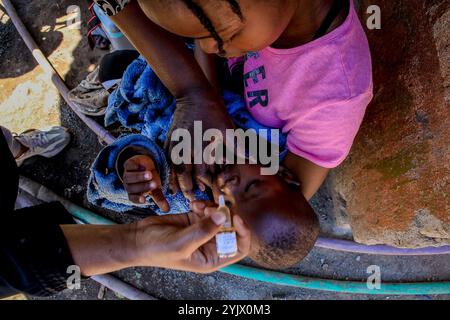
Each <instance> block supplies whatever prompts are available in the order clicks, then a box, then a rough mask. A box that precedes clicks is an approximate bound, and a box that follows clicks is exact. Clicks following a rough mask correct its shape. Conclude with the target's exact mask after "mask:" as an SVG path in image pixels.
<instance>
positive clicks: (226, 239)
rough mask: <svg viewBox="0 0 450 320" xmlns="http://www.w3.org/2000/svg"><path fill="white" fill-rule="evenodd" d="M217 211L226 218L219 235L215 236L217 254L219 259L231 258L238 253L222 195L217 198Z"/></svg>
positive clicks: (231, 224)
mask: <svg viewBox="0 0 450 320" xmlns="http://www.w3.org/2000/svg"><path fill="white" fill-rule="evenodd" d="M217 210H218V211H221V212H223V213H224V214H225V216H226V217H227V219H226V221H225V223H224V224H223V226H222V227H221V229H220V231H219V233H217V234H216V246H217V254H218V255H219V257H220V258H231V257H234V256H235V255H236V254H237V251H238V249H237V239H236V231H235V230H234V227H233V223H232V220H231V212H230V209H228V207H227V206H226V204H225V198H224V197H223V196H222V195H220V196H219V207H218V208H217Z"/></svg>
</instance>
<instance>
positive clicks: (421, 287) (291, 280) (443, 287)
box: [220, 264, 450, 295]
mask: <svg viewBox="0 0 450 320" xmlns="http://www.w3.org/2000/svg"><path fill="white" fill-rule="evenodd" d="M220 271H222V272H224V273H228V274H232V275H235V276H239V277H244V278H248V279H252V280H256V281H261V282H266V283H271V284H276V285H280V286H290V287H297V288H303V289H311V290H321V291H332V292H339V293H353V294H373V295H375V294H376V295H434V294H450V282H416V283H384V282H382V283H381V285H380V289H369V288H368V286H367V284H366V282H353V281H336V280H328V279H318V278H309V277H303V276H298V275H292V274H286V273H281V272H275V271H268V270H262V269H256V268H252V267H247V266H243V265H240V264H234V265H231V266H228V267H225V268H222V269H221V270H220Z"/></svg>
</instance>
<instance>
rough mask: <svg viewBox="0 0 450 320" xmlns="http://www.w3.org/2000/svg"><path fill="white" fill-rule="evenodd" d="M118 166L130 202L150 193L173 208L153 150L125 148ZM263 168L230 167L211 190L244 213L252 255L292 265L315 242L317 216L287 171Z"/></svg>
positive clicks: (276, 265)
mask: <svg viewBox="0 0 450 320" xmlns="http://www.w3.org/2000/svg"><path fill="white" fill-rule="evenodd" d="M139 153H141V154H139ZM118 168H120V172H119V175H120V176H121V179H122V180H123V183H124V188H125V190H126V191H127V192H128V195H129V198H130V200H131V201H133V202H136V203H137V204H142V203H145V202H146V201H147V200H146V196H149V197H150V198H151V199H152V200H153V201H154V202H155V203H156V204H157V205H158V207H159V208H160V209H161V210H162V211H168V210H169V209H170V206H169V203H168V201H167V199H166V197H165V194H164V193H163V191H162V190H163V189H164V187H163V186H162V184H161V177H160V175H159V172H158V169H157V168H158V165H157V164H155V162H154V161H153V159H152V157H151V156H150V155H149V153H148V152H146V151H144V150H142V149H141V150H138V149H132V151H131V150H129V151H128V152H125V153H124V156H122V157H121V158H120V159H119V163H118ZM122 168H123V169H122ZM260 169H261V167H260V166H259V165H253V164H241V165H225V166H223V167H222V168H221V169H220V170H218V172H216V174H215V176H214V179H213V182H212V184H211V186H210V188H211V191H212V194H213V198H214V200H215V202H216V203H217V200H218V197H219V195H220V194H222V195H224V197H225V199H226V202H227V205H228V206H229V208H230V209H231V212H232V214H236V215H239V216H240V217H241V218H242V219H243V220H244V222H245V223H246V224H247V226H248V227H249V229H250V230H251V233H252V243H251V251H250V257H251V258H252V259H253V260H254V261H255V262H257V263H258V264H260V265H261V266H263V267H266V268H271V269H281V268H288V267H291V266H293V265H295V264H297V263H298V262H300V261H301V260H302V259H303V258H304V257H305V256H306V255H307V254H308V253H309V251H310V250H311V249H312V247H313V246H314V243H315V241H316V239H317V236H318V220H317V217H316V215H315V213H314V211H313V209H312V208H311V206H310V205H309V203H308V201H306V199H305V197H304V196H303V194H302V192H301V189H300V187H299V184H298V183H296V182H295V181H294V180H293V178H292V175H291V174H290V173H289V172H288V171H287V170H286V169H282V170H281V171H280V172H279V174H277V175H272V176H264V175H261V174H260Z"/></svg>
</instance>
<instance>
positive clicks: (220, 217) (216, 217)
mask: <svg viewBox="0 0 450 320" xmlns="http://www.w3.org/2000/svg"><path fill="white" fill-rule="evenodd" d="M211 219H212V221H213V222H214V223H215V224H216V225H218V226H221V225H223V224H224V223H225V220H226V219H227V217H226V216H225V214H224V213H223V212H220V211H216V212H214V213H213V214H212V215H211Z"/></svg>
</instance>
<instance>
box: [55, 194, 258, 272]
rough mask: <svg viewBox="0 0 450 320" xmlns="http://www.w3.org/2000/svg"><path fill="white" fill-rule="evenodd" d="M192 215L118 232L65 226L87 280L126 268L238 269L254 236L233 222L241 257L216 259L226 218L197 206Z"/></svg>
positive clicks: (238, 221)
mask: <svg viewBox="0 0 450 320" xmlns="http://www.w3.org/2000/svg"><path fill="white" fill-rule="evenodd" d="M192 209H193V212H190V213H189V214H179V215H165V216H152V217H149V218H147V219H144V220H141V221H139V222H136V223H132V224H128V225H114V226H94V225H62V226H61V229H62V231H63V233H64V236H65V238H66V241H67V244H68V246H69V249H70V252H71V254H72V258H73V260H74V262H75V264H76V265H78V266H79V267H80V270H81V273H82V275H83V276H93V275H97V274H103V273H108V272H113V271H117V270H120V269H124V268H128V267H160V268H169V269H176V270H184V271H192V272H199V273H206V272H212V271H216V270H217V269H219V268H222V267H224V266H226V265H229V264H231V263H235V262H237V261H239V260H241V259H242V258H244V257H245V256H247V254H248V252H249V250H250V231H249V230H248V229H247V227H246V226H245V224H244V222H243V221H242V219H241V218H240V217H238V216H237V215H235V216H234V217H233V222H234V226H235V227H236V231H237V240H238V251H239V252H238V254H237V255H236V256H234V257H233V258H227V259H222V258H219V257H218V254H217V250H216V247H215V242H214V240H213V239H214V236H215V235H216V234H217V232H218V231H219V230H220V228H221V226H222V225H223V223H224V222H225V220H226V217H225V215H224V214H223V213H221V212H219V211H214V210H212V212H211V210H210V212H208V213H206V212H205V210H207V208H206V206H205V205H204V204H203V203H201V202H198V203H195V202H194V203H193V205H192Z"/></svg>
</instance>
